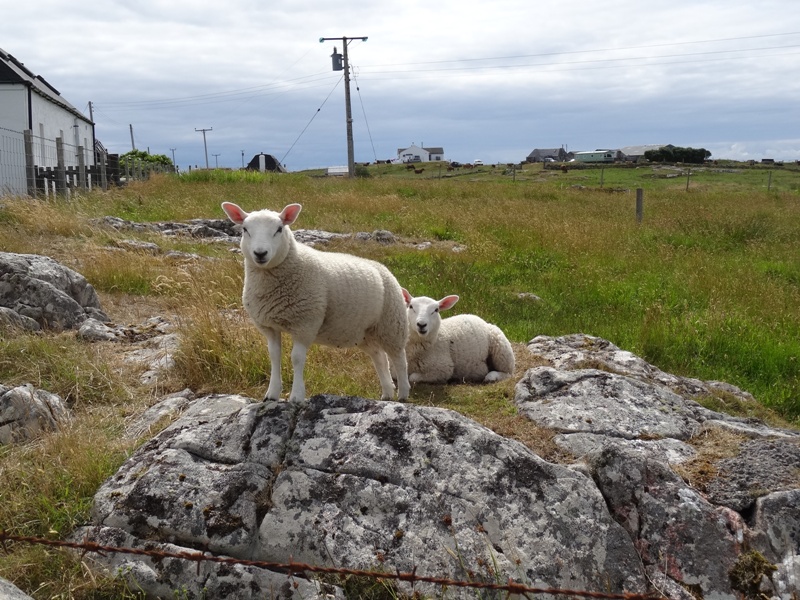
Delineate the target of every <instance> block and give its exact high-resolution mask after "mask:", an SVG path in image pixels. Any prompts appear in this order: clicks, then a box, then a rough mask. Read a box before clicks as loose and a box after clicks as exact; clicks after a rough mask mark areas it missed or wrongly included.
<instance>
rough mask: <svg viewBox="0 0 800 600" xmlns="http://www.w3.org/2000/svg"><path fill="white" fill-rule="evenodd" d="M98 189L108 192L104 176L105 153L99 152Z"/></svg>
mask: <svg viewBox="0 0 800 600" xmlns="http://www.w3.org/2000/svg"><path fill="white" fill-rule="evenodd" d="M100 188H101V189H102V190H103V191H104V192H107V191H108V175H107V174H106V153H105V152H100Z"/></svg>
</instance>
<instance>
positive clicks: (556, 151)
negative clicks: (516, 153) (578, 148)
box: [528, 148, 567, 158]
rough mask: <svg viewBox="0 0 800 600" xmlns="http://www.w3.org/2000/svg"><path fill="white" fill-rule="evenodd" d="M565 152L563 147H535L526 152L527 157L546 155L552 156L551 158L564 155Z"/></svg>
mask: <svg viewBox="0 0 800 600" xmlns="http://www.w3.org/2000/svg"><path fill="white" fill-rule="evenodd" d="M566 154H567V152H566V151H565V150H564V148H536V149H534V150H533V151H531V153H530V154H528V158H545V157H547V156H552V157H553V158H557V157H560V156H566Z"/></svg>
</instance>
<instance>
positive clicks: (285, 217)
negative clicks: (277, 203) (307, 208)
mask: <svg viewBox="0 0 800 600" xmlns="http://www.w3.org/2000/svg"><path fill="white" fill-rule="evenodd" d="M301 208H303V207H302V205H300V204H289V205H287V206H285V207H284V209H283V210H282V211H281V215H280V216H281V221H283V224H284V225H291V224H292V223H294V222H295V221H296V220H297V217H298V215H300V209H301Z"/></svg>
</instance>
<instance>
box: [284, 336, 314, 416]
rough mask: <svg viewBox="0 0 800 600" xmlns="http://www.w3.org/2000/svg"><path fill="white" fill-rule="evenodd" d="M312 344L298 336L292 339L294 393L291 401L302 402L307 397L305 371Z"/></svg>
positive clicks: (290, 397) (291, 395) (290, 398)
mask: <svg viewBox="0 0 800 600" xmlns="http://www.w3.org/2000/svg"><path fill="white" fill-rule="evenodd" d="M310 345H311V344H304V343H303V342H301V341H299V340H298V339H296V338H293V339H292V376H293V379H292V393H291V394H290V395H289V401H290V402H295V401H299V402H302V401H303V400H305V399H306V382H305V378H304V375H303V371H305V368H306V355H307V354H308V347H309V346H310Z"/></svg>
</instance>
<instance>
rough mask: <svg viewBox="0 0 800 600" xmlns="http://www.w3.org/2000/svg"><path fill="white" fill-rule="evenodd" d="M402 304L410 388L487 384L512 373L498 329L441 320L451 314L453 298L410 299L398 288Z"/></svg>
mask: <svg viewBox="0 0 800 600" xmlns="http://www.w3.org/2000/svg"><path fill="white" fill-rule="evenodd" d="M403 298H405V301H406V306H407V307H408V311H407V312H408V329H409V341H408V345H407V346H406V356H407V358H408V372H409V381H410V382H411V383H417V382H422V383H447V382H449V381H463V382H483V383H491V382H495V381H502V380H503V379H507V378H508V377H511V375H512V374H513V373H514V351H513V349H512V348H511V343H510V342H509V341H508V338H506V336H505V334H504V333H503V332H502V331H501V330H500V328H499V327H497V326H496V325H492V324H491V323H487V322H486V321H484V320H483V319H481V318H480V317H478V316H476V315H456V316H453V317H449V318H447V319H442V317H441V314H440V311H442V310H447V309H449V308H452V307H453V305H454V304H455V303H456V302H458V296H445V297H444V298H442V299H441V300H434V299H433V298H428V297H426V296H419V297H417V298H414V297H412V296H411V294H409V292H408V290H406V289H405V288H403Z"/></svg>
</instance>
